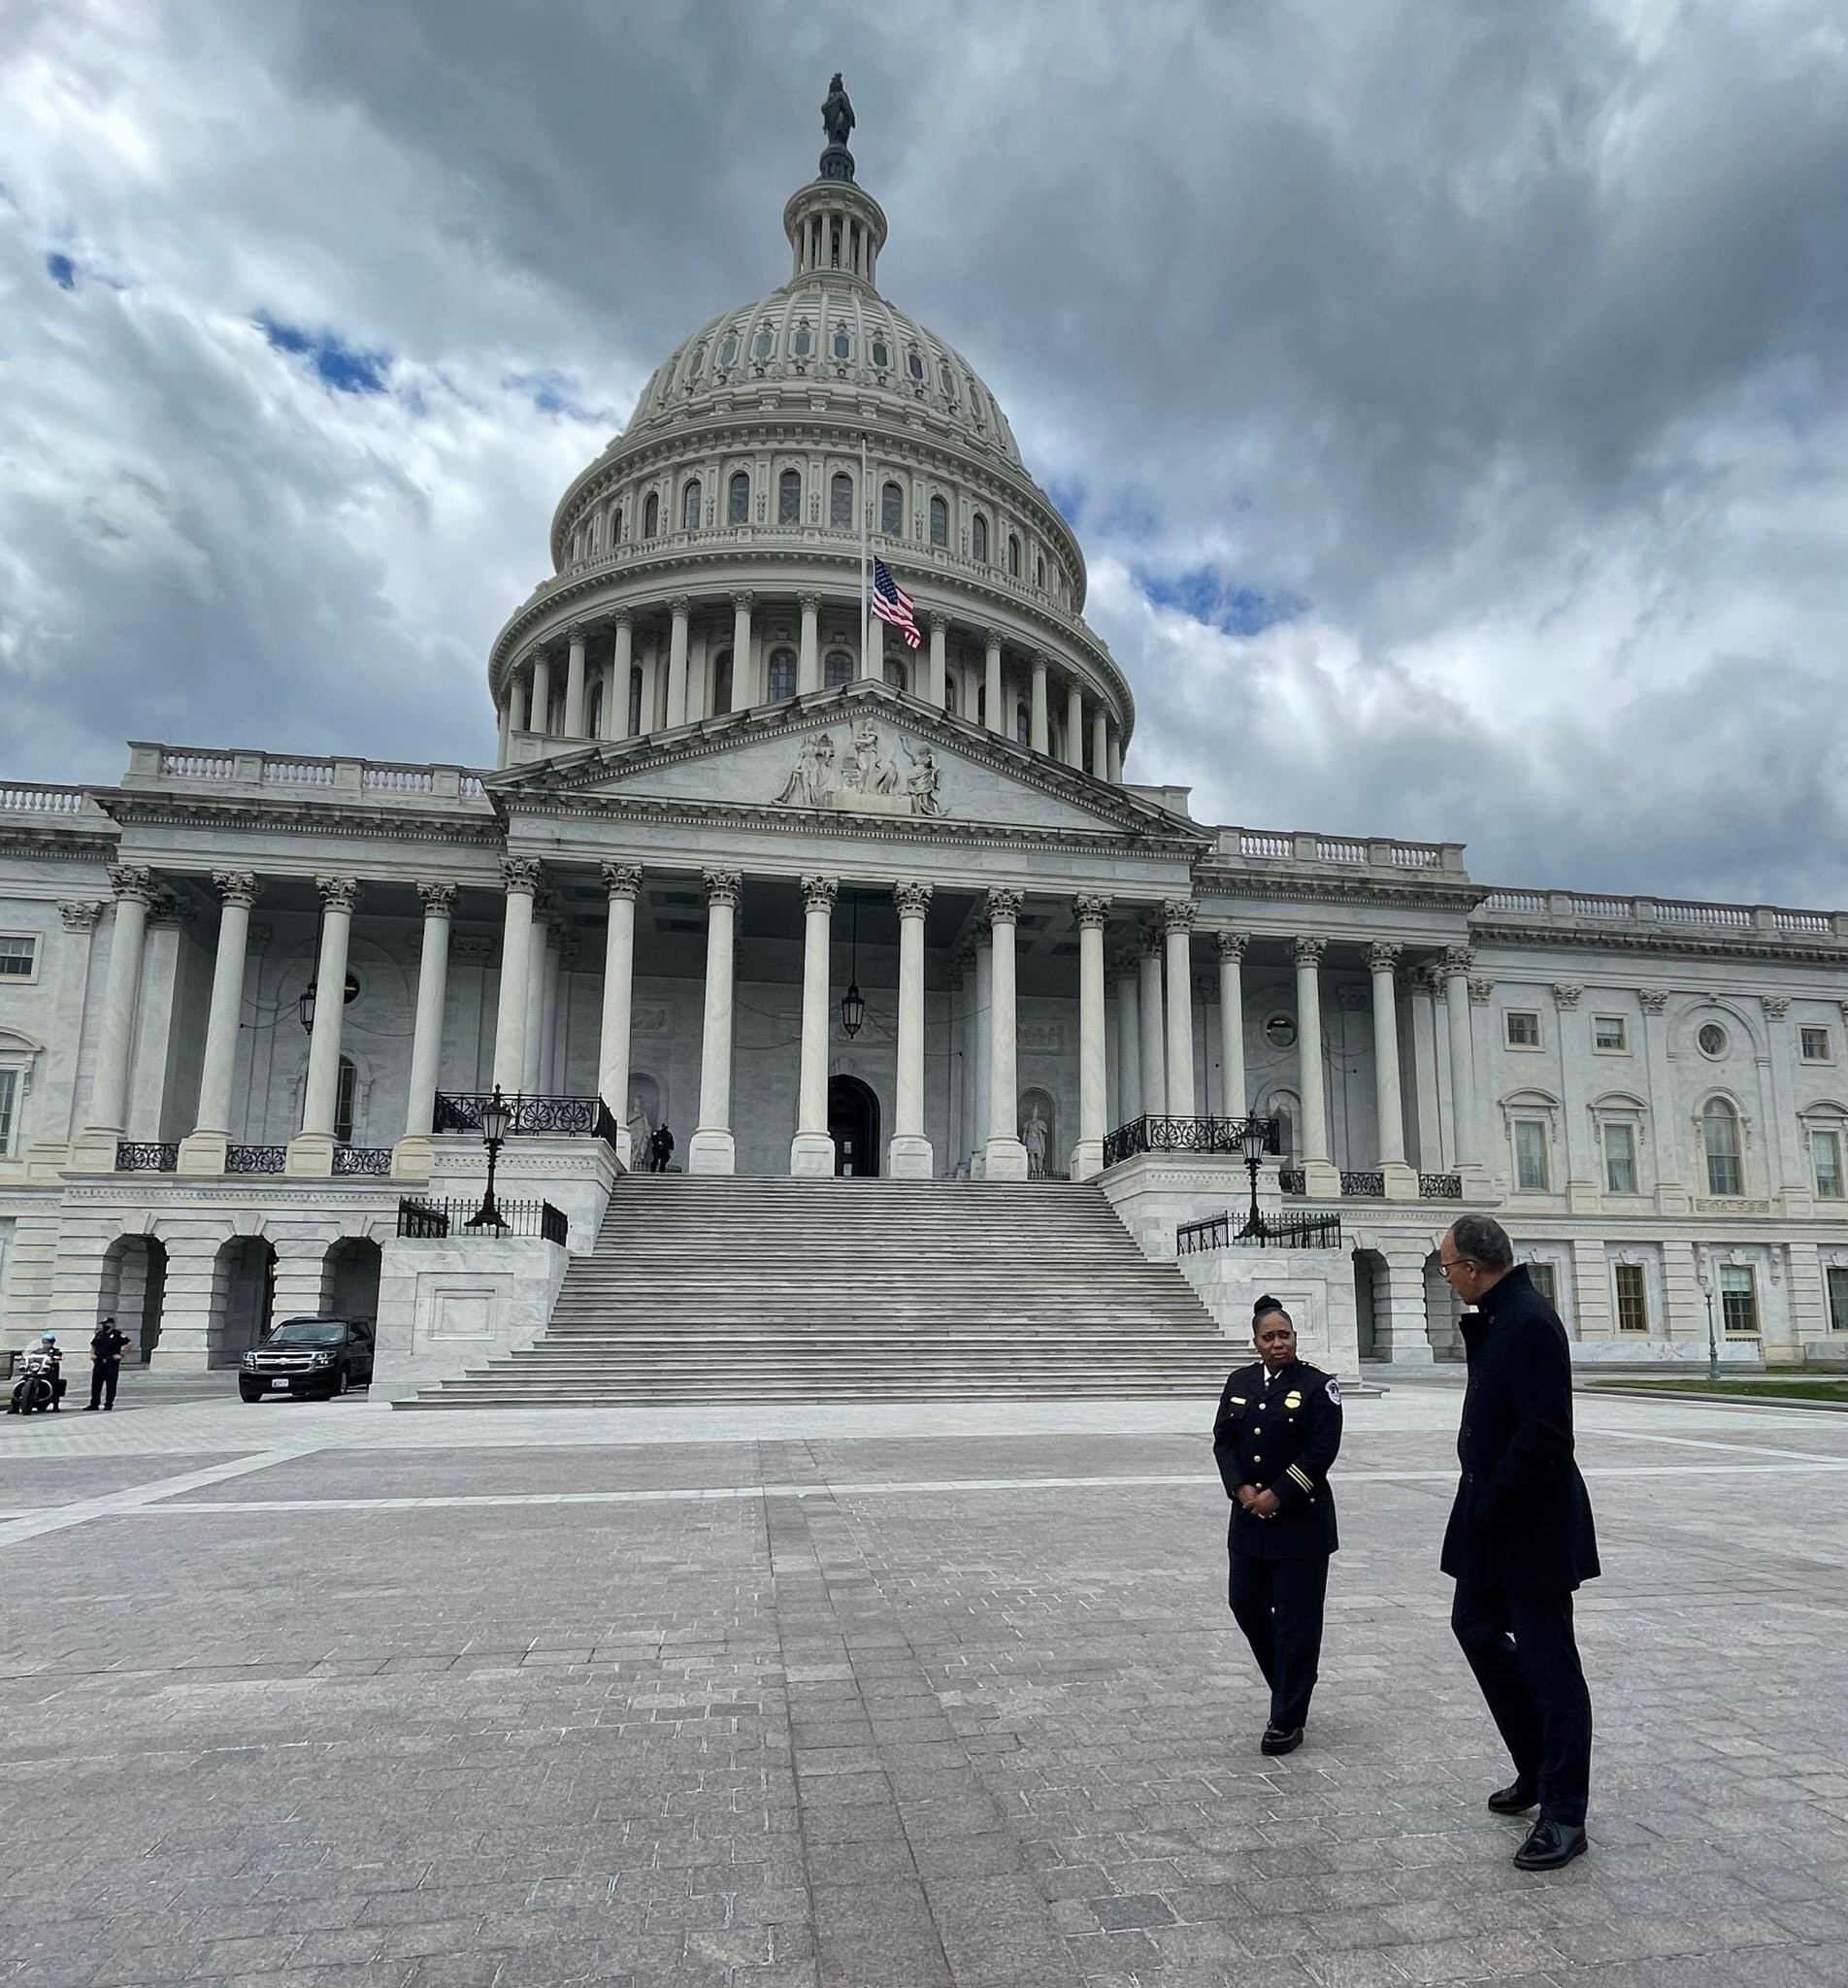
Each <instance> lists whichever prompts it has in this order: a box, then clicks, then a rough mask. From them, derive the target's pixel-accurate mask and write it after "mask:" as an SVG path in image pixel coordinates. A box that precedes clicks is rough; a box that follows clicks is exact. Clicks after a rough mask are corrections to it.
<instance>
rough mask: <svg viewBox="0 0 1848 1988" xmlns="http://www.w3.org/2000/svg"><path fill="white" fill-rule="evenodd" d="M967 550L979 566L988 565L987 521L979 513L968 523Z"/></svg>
mask: <svg viewBox="0 0 1848 1988" xmlns="http://www.w3.org/2000/svg"><path fill="white" fill-rule="evenodd" d="M969 550H970V555H971V556H972V557H973V558H974V559H975V560H976V561H977V562H978V563H979V564H980V565H983V566H986V565H987V564H988V520H987V519H986V518H985V517H984V516H983V515H982V514H981V513H980V512H979V511H978V512H976V514H975V515H974V517H973V518H971V519H970V522H969Z"/></svg>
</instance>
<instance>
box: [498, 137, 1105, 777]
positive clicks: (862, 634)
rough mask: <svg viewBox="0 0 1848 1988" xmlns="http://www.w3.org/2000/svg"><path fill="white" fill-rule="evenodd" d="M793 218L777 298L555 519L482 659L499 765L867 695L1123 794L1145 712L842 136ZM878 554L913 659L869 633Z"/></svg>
mask: <svg viewBox="0 0 1848 1988" xmlns="http://www.w3.org/2000/svg"><path fill="white" fill-rule="evenodd" d="M782 222H783V233H784V235H785V237H786V238H787V240H788V243H789V249H790V254H791V257H792V261H791V266H790V274H789V278H788V281H787V282H784V283H783V284H782V286H781V287H780V288H778V289H776V290H773V291H772V292H771V293H770V295H768V296H767V297H763V298H760V299H759V300H757V301H756V302H754V303H749V304H744V305H742V306H739V307H737V308H735V309H733V310H730V311H725V312H721V313H720V314H719V315H717V316H715V317H713V318H711V319H710V321H708V322H707V323H706V324H703V325H702V326H701V327H700V328H699V329H698V330H697V331H695V332H693V333H692V334H691V335H690V336H689V337H687V338H686V339H684V340H682V341H681V343H680V344H679V345H678V346H677V347H676V348H675V349H674V351H673V352H672V353H670V354H669V356H668V357H667V358H666V359H665V360H664V361H663V362H662V363H661V364H660V365H659V366H658V367H656V368H655V370H654V372H653V373H652V374H651V375H650V376H649V379H648V381H647V384H646V385H645V386H644V388H643V390H642V395H641V398H640V399H639V400H638V401H637V403H636V407H635V412H634V414H632V415H631V416H630V419H629V421H628V423H627V425H626V426H625V427H624V428H623V430H622V432H621V433H620V434H619V435H617V436H615V437H614V438H613V439H612V440H611V443H610V444H609V446H608V447H606V448H605V449H604V451H603V452H602V454H601V455H599V456H598V457H597V459H596V460H595V461H594V462H592V463H590V464H589V465H587V466H586V467H585V468H584V469H583V470H582V471H580V472H579V474H578V476H577V477H576V478H575V479H574V480H572V482H571V484H570V486H569V487H568V488H567V490H566V491H565V494H564V496H563V498H562V499H561V500H560V502H559V504H558V507H557V510H556V512H555V513H554V514H553V518H552V526H551V535H550V536H551V555H552V563H553V567H554V571H553V574H552V576H551V578H550V579H548V580H545V581H543V582H542V583H541V584H540V585H539V586H538V587H537V588H536V589H535V590H534V592H533V594H532V596H531V597H530V598H529V599H528V600H527V601H526V603H525V604H524V605H523V606H522V607H521V608H520V609H519V611H518V612H517V613H515V614H514V615H513V616H512V619H510V620H509V622H508V623H507V625H506V626H505V627H504V628H503V629H502V631H501V633H500V635H499V637H498V638H497V639H496V641H495V644H494V647H493V650H492V652H491V654H490V658H489V682H490V687H491V690H492V693H493V696H494V699H495V704H496V708H497V710H498V712H499V714H500V723H501V735H502V758H503V763H507V762H509V761H516V760H524V759H530V758H533V757H539V756H545V754H547V753H551V752H556V751H561V750H564V749H567V747H568V746H570V745H571V744H573V743H574V742H578V741H581V740H584V739H587V738H602V739H609V740H622V739H628V738H636V737H644V736H649V735H652V734H655V733H659V732H663V731H673V730H675V729H677V727H679V726H681V725H685V724H691V723H697V722H701V721H704V720H706V719H708V718H713V717H720V716H725V715H729V714H730V713H731V712H737V711H743V710H748V709H752V708H754V707H756V706H758V705H765V704H776V703H780V702H783V701H785V700H787V699H790V698H794V697H804V696H809V695H811V694H813V693H816V692H822V691H827V690H830V689H837V688H840V687H842V685H843V684H844V683H848V682H852V681H856V680H859V679H864V678H875V679H880V680H883V681H884V682H885V683H887V684H888V685H890V686H891V687H893V688H895V689H898V690H900V691H903V692H905V693H906V694H908V695H910V696H915V697H918V698H921V699H924V700H926V701H928V702H930V703H932V704H934V705H935V706H936V707H937V708H938V709H939V710H941V711H943V712H948V713H950V714H952V715H955V716H958V717H962V718H965V719H968V720H971V721H973V722H974V723H977V724H981V725H983V726H985V727H986V728H988V729H989V730H991V731H995V732H999V733H1001V734H1003V735H1004V736H1005V737H1007V738H1009V739H1011V740H1013V741H1014V742H1015V743H1017V744H1019V745H1023V746H1029V747H1030V749H1032V750H1034V751H1038V752H1044V753H1046V754H1048V755H1049V756H1051V757H1054V758H1057V759H1060V760H1063V761H1064V762H1065V763H1066V764H1067V765H1068V766H1072V767H1076V768H1080V769H1082V770H1084V771H1087V772H1090V773H1092V774H1094V775H1095V776H1096V777H1097V778H1100V779H1120V778H1121V763H1122V754H1123V749H1124V746H1126V745H1127V743H1128V739H1129V734H1130V730H1131V727H1132V724H1133V721H1134V701H1133V699H1132V697H1131V695H1130V690H1129V685H1128V684H1127V682H1126V681H1125V680H1124V679H1123V676H1122V674H1121V672H1120V671H1119V670H1118V669H1117V667H1116V665H1115V663H1114V661H1113V660H1112V659H1111V657H1110V655H1109V652H1108V650H1107V649H1106V646H1104V644H1103V643H1102V642H1101V641H1100V640H1099V639H1098V637H1097V636H1096V635H1095V634H1094V633H1093V632H1092V631H1091V629H1090V628H1089V627H1087V626H1086V624H1085V622H1084V619H1083V609H1084V600H1085V584H1086V581H1085V568H1084V555H1083V552H1082V550H1081V549H1080V547H1079V546H1078V543H1077V540H1076V538H1075V537H1074V536H1073V532H1072V529H1071V527H1070V526H1069V525H1068V524H1067V523H1066V521H1065V519H1064V518H1063V517H1062V516H1061V515H1060V514H1059V513H1058V511H1057V509H1056V507H1055V506H1054V505H1053V503H1052V501H1051V499H1050V498H1049V497H1048V496H1047V495H1046V493H1045V491H1044V490H1042V489H1041V488H1040V485H1039V484H1038V483H1037V482H1035V481H1034V480H1033V478H1032V477H1031V476H1030V475H1029V474H1028V472H1027V470H1026V468H1025V467H1024V465H1023V464H1022V462H1021V459H1020V449H1019V446H1018V444H1017V443H1016V442H1015V440H1014V435H1013V431H1012V429H1011V428H1010V427H1009V426H1008V423H1007V416H1006V415H1005V414H1003V413H1002V411H1001V407H1000V405H999V403H998V402H997V401H996V399H995V396H994V394H993V393H992V392H991V391H990V390H989V388H988V386H987V384H986V382H985V381H983V380H982V378H981V376H980V375H979V374H978V373H977V372H976V371H975V369H974V367H973V366H972V365H971V364H970V363H969V361H968V360H967V359H966V358H965V357H964V356H963V355H962V353H961V352H959V351H957V350H956V348H954V347H953V346H951V345H949V344H948V343H946V342H945V341H944V340H943V339H941V338H940V337H938V336H937V334H936V333H934V332H932V331H930V330H929V329H928V328H927V327H926V326H924V325H923V324H921V323H919V322H918V320H917V319H916V318H915V317H912V316H911V315H908V313H906V312H903V311H901V310H899V309H898V308H897V307H896V306H895V305H893V304H892V303H891V302H889V301H888V300H887V298H886V297H885V296H884V295H883V294H882V293H881V291H880V289H879V286H878V273H879V272H878V266H879V257H880V254H881V252H882V250H883V249H884V248H885V244H886V234H887V228H886V218H885V215H884V212H883V210H882V209H881V208H880V206H879V204H878V202H877V201H876V200H875V199H874V198H873V197H872V195H871V194H869V193H868V192H867V191H866V190H865V189H864V188H863V187H862V186H860V185H859V184H858V183H857V182H856V181H855V179H854V163H853V158H852V154H851V153H850V152H848V151H847V149H846V147H845V145H844V143H842V144H838V145H837V144H830V146H829V147H828V149H827V150H826V151H824V152H823V154H822V159H821V172H820V176H819V177H818V178H816V179H815V180H813V181H810V182H809V183H808V184H807V185H804V186H802V187H799V188H798V189H797V191H796V192H795V193H794V194H792V195H791V196H790V198H789V200H788V202H787V203H786V205H785V207H784V209H783V216H782ZM863 549H864V551H865V552H867V553H868V554H870V555H871V556H872V557H876V558H878V559H880V560H883V561H884V562H885V564H886V565H887V566H888V567H890V569H891V570H892V572H893V574H894V575H895V577H896V579H897V581H898V584H899V585H900V586H902V587H903V588H904V589H905V590H906V591H907V592H908V594H909V595H910V596H911V597H912V599H913V601H914V602H915V605H916V610H917V620H918V625H919V627H920V629H921V630H927V631H928V633H929V642H928V647H927V648H926V650H925V652H924V653H922V654H917V653H913V652H912V651H911V650H909V649H908V647H907V646H905V645H904V644H903V643H902V642H900V640H899V638H898V636H897V635H896V634H893V633H890V632H887V631H885V630H883V628H882V625H881V624H877V623H874V624H872V625H871V626H868V627H865V628H863V626H862V616H861V610H860V588H861V566H862V555H863Z"/></svg>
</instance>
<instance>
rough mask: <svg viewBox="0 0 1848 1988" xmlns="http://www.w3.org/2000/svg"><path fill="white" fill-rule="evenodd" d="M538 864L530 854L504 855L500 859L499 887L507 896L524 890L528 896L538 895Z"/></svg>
mask: <svg viewBox="0 0 1848 1988" xmlns="http://www.w3.org/2000/svg"><path fill="white" fill-rule="evenodd" d="M539 879H540V868H539V865H538V864H537V863H536V862H535V861H534V860H533V859H532V857H530V856H504V857H502V859H501V888H502V889H503V890H505V891H506V892H507V894H508V896H509V897H512V896H513V895H514V893H515V892H518V891H524V892H525V894H526V895H527V896H528V897H537V896H538V895H539Z"/></svg>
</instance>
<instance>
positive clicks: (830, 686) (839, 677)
mask: <svg viewBox="0 0 1848 1988" xmlns="http://www.w3.org/2000/svg"><path fill="white" fill-rule="evenodd" d="M852 681H853V658H852V657H851V656H850V655H848V653H847V652H846V650H845V649H843V648H831V649H830V650H829V651H828V659H827V661H826V662H825V663H824V664H823V665H822V666H821V687H822V688H823V689H824V690H839V689H841V688H842V685H843V684H847V683H851V682H852Z"/></svg>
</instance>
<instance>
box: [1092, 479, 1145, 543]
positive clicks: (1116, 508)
mask: <svg viewBox="0 0 1848 1988" xmlns="http://www.w3.org/2000/svg"><path fill="white" fill-rule="evenodd" d="M1161 528H1162V520H1161V514H1160V513H1158V512H1157V511H1156V509H1155V507H1154V506H1153V505H1152V504H1150V503H1149V502H1148V500H1147V499H1146V498H1145V497H1143V496H1142V495H1141V494H1140V493H1139V492H1138V491H1135V490H1116V491H1113V492H1112V493H1111V494H1110V496H1109V497H1108V498H1107V499H1106V501H1105V504H1104V508H1103V509H1102V510H1101V511H1100V512H1099V513H1098V514H1097V517H1096V518H1095V519H1094V520H1093V522H1092V525H1091V531H1092V533H1093V535H1094V536H1095V537H1097V538H1099V539H1128V540H1129V541H1130V542H1131V543H1132V544H1134V545H1144V544H1146V543H1147V542H1148V541H1149V540H1151V539H1153V538H1155V537H1156V536H1157V535H1158V534H1159V532H1160V531H1161Z"/></svg>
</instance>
